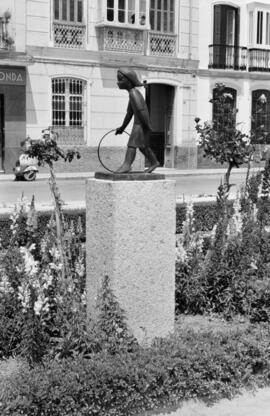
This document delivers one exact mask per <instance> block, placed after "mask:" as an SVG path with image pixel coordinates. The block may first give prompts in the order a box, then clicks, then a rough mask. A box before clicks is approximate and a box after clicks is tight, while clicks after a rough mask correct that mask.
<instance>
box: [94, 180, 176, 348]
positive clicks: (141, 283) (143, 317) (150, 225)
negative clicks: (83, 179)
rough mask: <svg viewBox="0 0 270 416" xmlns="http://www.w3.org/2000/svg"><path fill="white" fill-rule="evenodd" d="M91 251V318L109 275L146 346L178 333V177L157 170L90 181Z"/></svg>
mask: <svg viewBox="0 0 270 416" xmlns="http://www.w3.org/2000/svg"><path fill="white" fill-rule="evenodd" d="M134 175H137V177H135V176H134ZM129 176H132V178H130V177H129ZM86 251H87V307H88V314H89V317H91V318H92V319H95V317H96V314H97V310H96V308H95V306H96V299H97V293H98V290H99V288H100V286H101V282H102V279H103V278H104V276H105V275H108V276H109V278H110V282H111V287H112V290H113V292H114V294H115V296H116V298H117V300H118V302H119V304H120V306H121V307H122V308H123V309H124V311H125V315H126V317H127V323H128V326H129V328H130V330H131V331H132V333H133V335H134V336H135V337H136V338H137V339H138V341H139V343H140V344H146V345H147V344H149V343H151V341H152V340H153V339H154V338H155V337H165V336H167V335H168V334H169V333H172V332H173V331H174V307H175V301H174V296H175V181H172V180H166V179H165V178H164V177H163V176H162V175H158V174H154V173H152V174H140V173H138V174H137V173H136V174H122V175H120V174H117V175H113V174H106V173H105V174H104V173H102V174H100V175H99V174H96V178H94V179H89V180H87V183H86Z"/></svg>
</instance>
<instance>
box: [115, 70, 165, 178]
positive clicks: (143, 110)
mask: <svg viewBox="0 0 270 416" xmlns="http://www.w3.org/2000/svg"><path fill="white" fill-rule="evenodd" d="M117 85H118V87H119V88H120V89H121V90H127V91H128V93H129V103H128V107H127V113H126V116H125V118H124V121H123V123H122V126H121V127H118V128H117V129H116V132H115V134H122V133H123V131H124V130H125V128H126V127H127V125H128V124H129V122H130V120H131V119H132V116H134V123H133V127H132V131H131V134H130V137H129V141H128V145H127V150H126V155H125V160H124V163H123V164H122V166H120V168H119V169H117V171H116V172H118V173H127V172H129V171H130V170H131V165H132V163H133V162H134V159H135V156H136V149H137V148H139V150H140V151H141V152H142V154H143V155H144V156H145V157H146V158H147V159H148V160H149V162H150V166H149V168H148V169H147V170H146V171H145V172H147V173H151V172H153V170H154V169H156V168H157V167H158V166H159V162H158V160H157V158H156V155H155V154H154V152H153V151H152V149H151V148H150V146H149V135H150V131H151V130H152V129H151V125H150V118H149V113H148V109H147V106H146V103H145V101H144V98H143V96H142V94H141V93H140V91H139V90H137V89H136V87H141V86H143V84H142V83H141V82H140V81H139V79H138V77H137V74H136V72H135V71H133V70H132V69H130V68H120V69H119V70H118V71H117Z"/></svg>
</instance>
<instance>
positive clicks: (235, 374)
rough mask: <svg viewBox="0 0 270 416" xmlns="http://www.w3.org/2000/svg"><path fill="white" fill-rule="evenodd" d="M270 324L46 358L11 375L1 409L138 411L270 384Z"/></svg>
mask: <svg viewBox="0 0 270 416" xmlns="http://www.w3.org/2000/svg"><path fill="white" fill-rule="evenodd" d="M269 335H270V334H269V328H268V327H262V326H261V327H260V328H258V327H256V326H250V327H248V328H247V329H245V330H239V331H233V332H230V333H221V332H220V333H212V332H206V333H200V332H199V333H195V332H193V331H192V330H189V331H186V332H182V333H181V334H179V335H178V336H174V337H172V338H170V339H166V340H156V342H155V343H154V344H153V346H152V347H151V348H147V349H139V350H136V351H134V352H129V353H128V352H127V351H122V352H120V353H119V354H114V355H111V354H108V353H107V352H106V351H105V352H104V351H103V352H100V353H98V354H94V355H92V356H91V358H90V359H85V358H82V357H76V358H73V359H63V360H52V361H51V360H50V361H45V362H44V364H43V365H42V366H35V367H34V368H33V369H31V368H28V369H25V368H24V369H23V371H20V372H19V375H15V376H14V377H12V375H11V376H10V377H9V378H8V379H7V382H6V385H5V389H4V391H3V394H2V404H1V407H0V409H1V415H3V416H10V415H12V416H16V415H18V416H19V415H21V416H23V415H25V416H26V415H27V416H29V415H31V416H35V415H36V416H40V415H43V416H51V415H54V416H58V415H59V416H60V415H61V416H66V415H80V416H83V415H90V414H91V415H99V416H105V415H106V416H109V415H118V416H121V415H123V416H127V415H138V414H140V413H142V414H143V413H144V412H145V411H147V410H152V409H158V408H161V407H164V406H170V405H179V404H180V403H181V402H182V401H183V400H185V399H190V398H200V399H203V400H205V401H207V402H208V403H209V402H210V403H211V402H213V401H215V400H217V399H220V398H223V397H228V398H230V397H231V396H233V395H234V394H235V393H237V392H239V391H240V389H241V388H242V387H247V386H250V387H251V386H252V387H254V386H255V385H259V386H262V385H265V384H267V383H269V377H270V366H269V359H270V356H269Z"/></svg>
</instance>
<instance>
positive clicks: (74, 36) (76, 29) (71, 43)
mask: <svg viewBox="0 0 270 416" xmlns="http://www.w3.org/2000/svg"><path fill="white" fill-rule="evenodd" d="M53 40H54V46H55V47H58V48H72V49H84V48H85V26H83V25H80V24H73V23H57V22H54V23H53Z"/></svg>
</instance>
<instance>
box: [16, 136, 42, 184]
mask: <svg viewBox="0 0 270 416" xmlns="http://www.w3.org/2000/svg"><path fill="white" fill-rule="evenodd" d="M29 145H30V146H31V143H30V141H29V140H28V139H26V140H24V141H23V142H22V143H21V146H22V150H23V152H25V151H26V150H27V148H28V147H29ZM13 170H14V174H15V181H23V180H24V181H34V180H35V179H36V176H37V172H38V168H37V160H36V159H35V158H32V157H29V156H28V155H27V154H25V153H22V154H21V155H20V156H19V159H18V160H17V161H16V164H15V168H14V169H13Z"/></svg>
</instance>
